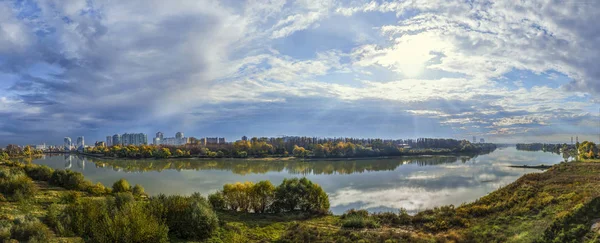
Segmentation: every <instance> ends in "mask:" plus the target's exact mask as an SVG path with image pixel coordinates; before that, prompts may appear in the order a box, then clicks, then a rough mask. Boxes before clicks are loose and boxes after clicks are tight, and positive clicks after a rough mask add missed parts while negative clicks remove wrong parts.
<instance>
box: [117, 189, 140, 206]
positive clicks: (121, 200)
mask: <svg viewBox="0 0 600 243" xmlns="http://www.w3.org/2000/svg"><path fill="white" fill-rule="evenodd" d="M134 201H135V198H133V194H131V192H118V193H115V206H117V207H118V208H122V207H123V206H124V205H126V204H129V203H131V202H134Z"/></svg>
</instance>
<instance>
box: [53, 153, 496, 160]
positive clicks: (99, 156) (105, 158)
mask: <svg viewBox="0 0 600 243" xmlns="http://www.w3.org/2000/svg"><path fill="white" fill-rule="evenodd" d="M44 153H45V154H73V155H82V156H88V157H93V158H96V159H100V160H135V161H157V160H159V161H169V160H199V161H207V160H235V161H303V162H313V161H314V162H317V161H356V160H388V159H397V158H406V157H430V156H449V157H450V156H454V157H462V156H464V157H474V156H477V155H482V154H485V153H481V154H474V153H456V152H440V153H407V154H405V155H398V156H373V157H328V158H318V157H311V158H298V157H293V156H289V157H262V158H235V157H222V158H209V157H169V158H127V157H113V156H104V155H100V154H90V153H71V152H44Z"/></svg>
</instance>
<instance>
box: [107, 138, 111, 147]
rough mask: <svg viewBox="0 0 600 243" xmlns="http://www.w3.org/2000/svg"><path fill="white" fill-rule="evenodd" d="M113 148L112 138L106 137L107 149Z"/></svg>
mask: <svg viewBox="0 0 600 243" xmlns="http://www.w3.org/2000/svg"><path fill="white" fill-rule="evenodd" d="M110 146H112V136H106V147H110Z"/></svg>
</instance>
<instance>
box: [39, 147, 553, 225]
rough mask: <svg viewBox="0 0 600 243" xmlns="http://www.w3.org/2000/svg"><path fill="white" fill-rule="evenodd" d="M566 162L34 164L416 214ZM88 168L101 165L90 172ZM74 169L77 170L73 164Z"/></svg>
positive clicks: (155, 189)
mask: <svg viewBox="0 0 600 243" xmlns="http://www.w3.org/2000/svg"><path fill="white" fill-rule="evenodd" d="M561 160H562V157H560V156H557V155H554V154H550V153H543V152H528V151H517V150H516V149H514V148H500V149H497V150H496V151H494V152H492V153H490V154H486V155H480V156H419V157H402V158H394V159H383V160H340V161H312V162H302V161H281V160H279V161H258V160H197V159H195V160H194V159H186V160H98V159H96V158H90V157H80V156H75V155H67V156H62V155H61V156H46V157H44V158H41V159H37V160H34V161H33V162H34V163H38V164H46V165H49V166H51V167H54V168H60V169H64V168H70V169H71V170H75V171H80V172H82V173H83V174H84V175H85V176H86V178H88V179H89V180H91V181H93V182H94V183H95V182H101V183H103V184H105V185H112V183H113V182H114V181H116V180H118V179H120V178H125V179H127V180H128V181H130V183H133V184H141V185H143V186H144V187H145V188H146V192H148V193H150V194H158V193H165V194H191V193H193V192H200V193H202V194H204V195H206V194H208V193H212V192H214V191H216V190H218V189H220V188H221V187H222V186H223V184H225V183H234V182H237V181H253V182H257V181H260V180H271V181H272V182H273V183H274V184H279V183H280V182H281V181H282V180H283V179H284V178H290V177H299V176H306V177H307V178H309V179H310V180H312V181H314V182H316V183H318V184H320V185H321V186H322V187H323V188H324V189H325V191H326V192H327V193H328V194H329V197H330V201H331V206H332V211H333V212H334V213H336V214H340V213H343V212H344V211H345V210H347V209H349V208H365V209H368V210H370V211H389V210H395V209H398V208H400V207H403V208H406V209H407V210H409V212H413V213H414V212H416V211H419V210H423V209H426V208H431V207H435V206H440V205H446V204H455V205H460V204H461V203H464V202H470V201H473V200H475V199H477V198H479V197H481V196H484V195H485V194H487V193H489V192H491V191H493V190H495V189H497V188H499V187H501V186H503V185H506V184H508V183H511V182H513V181H515V180H516V179H517V178H518V177H520V176H521V175H523V174H525V173H535V172H539V171H538V170H531V169H522V168H509V167H508V165H525V164H527V165H538V164H554V163H558V162H560V161H561ZM87 162H92V163H94V166H88V167H87V168H86V167H85V164H86V163H87ZM73 164H75V165H73Z"/></svg>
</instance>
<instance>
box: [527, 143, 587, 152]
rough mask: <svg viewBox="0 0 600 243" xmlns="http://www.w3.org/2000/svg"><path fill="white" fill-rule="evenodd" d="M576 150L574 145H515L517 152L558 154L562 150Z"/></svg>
mask: <svg viewBox="0 0 600 243" xmlns="http://www.w3.org/2000/svg"><path fill="white" fill-rule="evenodd" d="M572 148H576V145H568V144H566V143H564V144H551V143H517V149H518V150H525V151H544V152H552V153H556V154H560V153H561V151H562V150H568V149H572Z"/></svg>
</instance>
